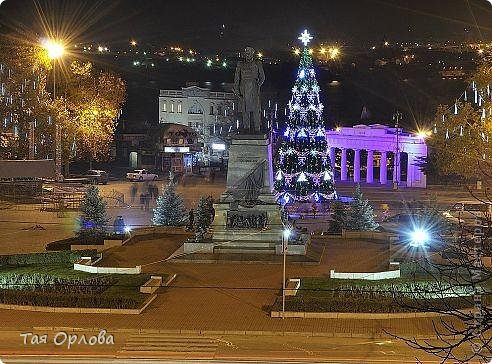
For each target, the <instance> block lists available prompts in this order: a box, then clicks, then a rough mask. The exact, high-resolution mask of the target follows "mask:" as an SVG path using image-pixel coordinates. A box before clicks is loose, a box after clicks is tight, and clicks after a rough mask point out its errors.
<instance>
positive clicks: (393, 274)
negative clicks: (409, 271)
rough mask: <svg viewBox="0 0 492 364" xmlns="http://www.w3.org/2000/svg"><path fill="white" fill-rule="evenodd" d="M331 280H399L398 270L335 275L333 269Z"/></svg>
mask: <svg viewBox="0 0 492 364" xmlns="http://www.w3.org/2000/svg"><path fill="white" fill-rule="evenodd" d="M330 278H332V279H365V280H369V281H376V280H380V279H393V278H400V269H397V270H390V271H384V272H374V273H337V272H335V270H334V269H332V270H330Z"/></svg>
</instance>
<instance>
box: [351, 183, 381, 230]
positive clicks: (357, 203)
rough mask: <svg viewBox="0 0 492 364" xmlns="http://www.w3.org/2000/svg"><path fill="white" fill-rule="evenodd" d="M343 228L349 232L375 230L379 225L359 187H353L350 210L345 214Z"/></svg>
mask: <svg viewBox="0 0 492 364" xmlns="http://www.w3.org/2000/svg"><path fill="white" fill-rule="evenodd" d="M344 225H345V226H344V227H345V228H347V229H350V230H363V231H369V230H376V229H377V228H378V227H379V224H378V223H377V222H376V221H375V220H374V211H373V210H372V206H371V205H370V204H369V201H368V200H366V199H364V196H363V195H362V192H361V190H360V185H359V184H357V185H356V186H355V190H354V194H353V195H352V202H350V210H349V211H348V214H347V219H346V222H345V224H344Z"/></svg>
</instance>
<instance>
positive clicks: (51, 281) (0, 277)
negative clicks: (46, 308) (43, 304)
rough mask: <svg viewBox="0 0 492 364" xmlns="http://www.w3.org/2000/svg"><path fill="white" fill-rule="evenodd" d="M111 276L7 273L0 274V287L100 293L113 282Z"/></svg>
mask: <svg viewBox="0 0 492 364" xmlns="http://www.w3.org/2000/svg"><path fill="white" fill-rule="evenodd" d="M115 282H116V279H115V278H113V277H111V276H104V277H88V278H61V277H54V276H51V275H48V274H42V273H31V274H22V273H8V272H5V273H3V274H0V289H9V290H21V291H36V292H57V293H70V294H88V293H91V294H95V293H102V292H104V290H106V289H107V288H108V287H109V286H111V285H112V284H114V283H115Z"/></svg>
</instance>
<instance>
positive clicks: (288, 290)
mask: <svg viewBox="0 0 492 364" xmlns="http://www.w3.org/2000/svg"><path fill="white" fill-rule="evenodd" d="M299 287H301V279H300V278H289V280H288V281H287V285H286V287H285V295H286V296H295V295H296V294H297V290H298V289H299Z"/></svg>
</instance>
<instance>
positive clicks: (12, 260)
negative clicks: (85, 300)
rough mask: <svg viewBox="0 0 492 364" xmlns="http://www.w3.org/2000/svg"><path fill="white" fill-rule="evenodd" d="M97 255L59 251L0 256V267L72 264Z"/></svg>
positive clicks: (79, 251) (94, 252) (94, 250)
mask: <svg viewBox="0 0 492 364" xmlns="http://www.w3.org/2000/svg"><path fill="white" fill-rule="evenodd" d="M96 255H97V250H96V249H90V250H78V251H61V252H52V253H32V254H13V255H0V266H2V265H13V266H16V265H31V264H63V263H70V264H73V263H75V262H76V261H78V260H79V259H80V258H81V257H87V256H90V257H94V256H96Z"/></svg>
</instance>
